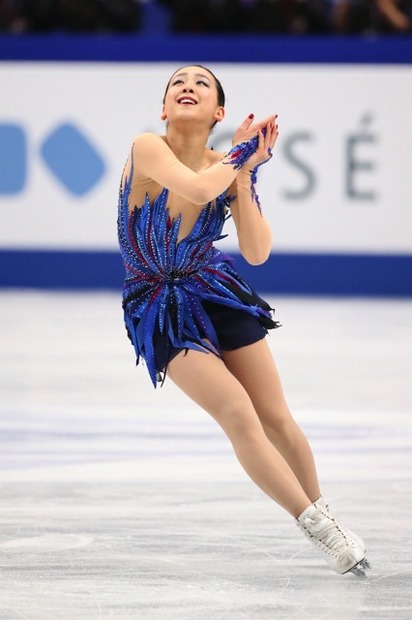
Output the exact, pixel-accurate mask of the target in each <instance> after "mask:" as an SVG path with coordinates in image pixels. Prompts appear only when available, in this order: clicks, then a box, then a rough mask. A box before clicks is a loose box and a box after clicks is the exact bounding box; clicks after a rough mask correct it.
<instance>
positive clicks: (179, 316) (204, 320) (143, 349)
mask: <svg viewBox="0 0 412 620" xmlns="http://www.w3.org/2000/svg"><path fill="white" fill-rule="evenodd" d="M133 170H134V162H133V159H132V162H131V170H130V175H129V177H128V178H126V179H125V181H124V187H123V188H122V187H121V188H120V192H119V210H118V238H119V245H120V251H121V255H122V258H123V262H124V265H125V270H126V276H125V280H124V285H123V310H124V320H125V324H126V328H127V332H128V335H129V337H130V339H131V341H132V343H133V346H134V349H135V352H136V362H137V363H138V362H139V359H140V357H142V358H143V359H144V360H145V362H146V366H147V369H148V372H149V374H150V377H151V380H152V382H153V385H154V386H155V387H156V384H157V380H158V378H159V375H160V374H161V372H162V371H164V369H163V368H156V360H155V357H156V356H155V349H154V344H153V338H154V333H155V331H156V330H157V331H159V332H160V333H162V334H167V337H168V339H169V341H170V343H171V345H172V346H173V347H176V348H181V349H186V348H187V349H194V350H198V351H204V352H208V351H212V352H214V353H217V354H219V343H218V340H217V336H216V333H215V330H214V328H213V325H212V323H211V321H210V319H209V317H208V315H207V313H206V312H205V310H204V308H203V306H202V303H201V301H202V300H209V301H213V302H216V303H219V304H223V305H225V306H229V307H231V308H234V309H238V310H241V311H243V312H246V313H249V314H251V315H253V316H255V317H257V318H259V319H261V320H264V321H265V322H266V324H267V325H268V326H269V327H273V326H276V323H275V321H273V319H272V315H271V309H270V307H269V306H268V304H266V302H264V301H263V300H261V299H260V298H259V297H258V296H257V295H256V294H255V293H254V292H253V290H252V289H251V288H250V286H249V285H248V284H247V282H245V281H244V280H243V279H242V278H241V277H240V276H239V274H238V273H237V272H236V270H235V268H234V265H233V260H232V259H231V257H230V256H228V255H227V254H225V253H223V252H221V251H219V250H218V249H217V248H215V247H214V246H213V242H214V241H216V240H218V239H222V238H223V237H224V235H222V234H221V233H222V229H223V225H224V222H225V219H226V217H227V215H226V213H227V210H228V205H229V204H230V201H231V197H230V196H228V195H227V192H224V193H223V194H222V195H220V196H219V197H218V198H217V199H216V200H215V201H214V202H213V204H212V203H208V204H207V205H206V206H205V207H204V208H203V209H202V210H201V212H200V213H199V216H198V218H197V220H196V222H195V224H194V226H193V228H192V230H191V232H190V233H189V234H188V235H187V236H186V237H184V238H183V239H182V240H180V241H178V235H179V229H180V224H181V216H179V217H178V218H176V219H175V220H171V218H170V216H169V212H168V209H167V198H168V190H167V189H166V188H165V189H163V190H162V191H161V192H160V194H159V195H158V196H157V198H155V199H154V200H153V201H150V200H149V198H148V196H146V199H145V201H144V204H143V205H142V206H140V207H135V208H134V209H133V211H130V208H129V195H130V191H131V186H132V179H133Z"/></svg>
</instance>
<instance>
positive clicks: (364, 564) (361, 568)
mask: <svg viewBox="0 0 412 620" xmlns="http://www.w3.org/2000/svg"><path fill="white" fill-rule="evenodd" d="M367 568H369V569H370V568H371V565H370V564H369V562H368V560H367V559H366V558H364V559H363V560H361V561H360V562H358V564H356V565H355V566H354V567H353V568H351V569H350V570H349V571H348V572H349V573H353V574H354V575H356V576H357V577H362V578H365V577H366V569H367Z"/></svg>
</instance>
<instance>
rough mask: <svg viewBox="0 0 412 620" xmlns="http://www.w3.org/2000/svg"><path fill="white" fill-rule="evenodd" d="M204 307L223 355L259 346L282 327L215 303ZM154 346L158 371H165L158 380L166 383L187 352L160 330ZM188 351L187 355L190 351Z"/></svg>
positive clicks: (260, 300)
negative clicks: (173, 366)
mask: <svg viewBox="0 0 412 620" xmlns="http://www.w3.org/2000/svg"><path fill="white" fill-rule="evenodd" d="M256 298H257V299H259V302H263V304H265V305H266V306H267V308H269V309H270V307H269V306H268V305H267V304H266V302H265V301H264V300H262V299H261V298H259V297H258V296H257V295H256ZM202 305H203V307H204V309H205V310H206V312H207V314H208V316H209V318H210V320H211V322H212V323H213V327H214V328H215V331H216V334H217V338H218V342H219V347H220V350H221V351H233V350H235V349H240V348H241V347H245V346H247V345H249V344H253V343H254V342H258V340H262V338H264V337H265V336H266V335H267V333H268V329H273V328H275V327H279V325H280V324H279V323H278V322H277V321H273V320H272V319H267V318H266V317H259V318H257V317H255V316H252V315H251V314H248V313H247V312H243V311H242V310H234V309H233V308H229V307H228V306H224V305H222V304H217V303H215V302H212V301H202ZM153 344H154V349H155V361H156V368H161V369H162V370H163V372H162V373H161V374H159V376H158V380H159V381H162V380H164V375H163V373H165V371H166V369H167V366H168V364H169V362H170V361H171V360H172V359H173V358H174V357H176V355H178V353H180V351H182V350H183V349H177V348H176V347H174V346H173V345H172V344H171V342H170V340H169V339H168V337H167V335H166V334H162V333H160V331H159V330H157V331H156V332H155V334H154V337H153ZM184 350H186V351H187V349H184Z"/></svg>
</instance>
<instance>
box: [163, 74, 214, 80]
mask: <svg viewBox="0 0 412 620" xmlns="http://www.w3.org/2000/svg"><path fill="white" fill-rule="evenodd" d="M183 76H184V77H186V76H187V73H178V74H177V75H175V76H173V78H172V79H173V80H174V79H176V78H177V77H183ZM195 77H202V78H205V79H206V80H207V81H208V82H210V77H208V76H207V75H204V73H195Z"/></svg>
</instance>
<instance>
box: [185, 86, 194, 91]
mask: <svg viewBox="0 0 412 620" xmlns="http://www.w3.org/2000/svg"><path fill="white" fill-rule="evenodd" d="M183 92H184V93H187V92H189V93H193V88H192V87H190V88H189V86H185V87H184V89H183Z"/></svg>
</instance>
